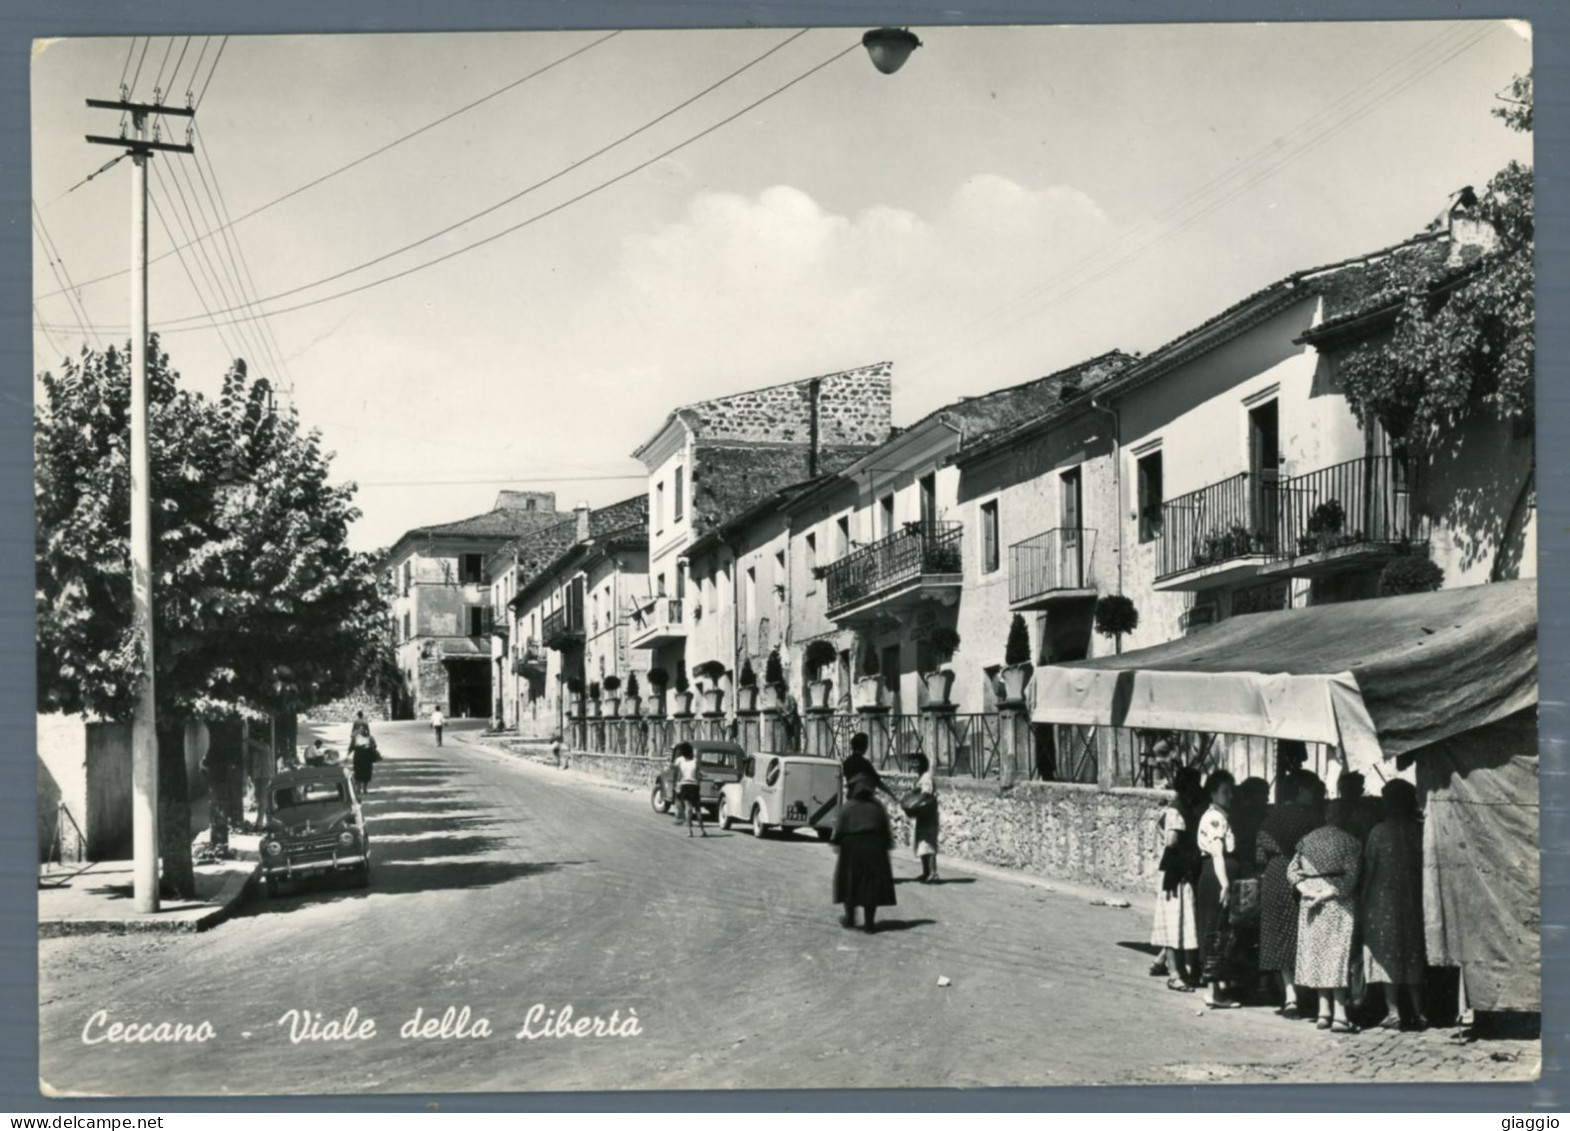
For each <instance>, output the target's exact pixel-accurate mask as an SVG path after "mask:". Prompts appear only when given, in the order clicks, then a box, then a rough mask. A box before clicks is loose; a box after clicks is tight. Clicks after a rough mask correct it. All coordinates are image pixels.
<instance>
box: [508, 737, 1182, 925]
mask: <svg viewBox="0 0 1570 1131" xmlns="http://www.w3.org/2000/svg"><path fill="white" fill-rule="evenodd" d="M503 745H505V746H507V747H508V748H509V749H511V750H513V751H514V752H516V753H519V754H522V755H524V756H526V757H530V758H534V759H535V760H537V761H541V762H544V763H547V764H550V765H554V764H555V763H556V759H555V757H554V755H553V754H552V753H551V751H550V748H549V747H543V746H540V745H538V744H529V743H521V742H505V743H504V744H503ZM561 756H562V761H563V763H564V764H565V765H567V766H569V767H570V768H571V769H574V770H581V771H583V772H584V773H588V774H594V775H595V776H597V777H603V778H608V779H610V780H612V781H618V782H623V783H626V784H629V785H637V786H649V785H652V784H653V782H654V776H655V774H656V773H658V772H659V768H660V765H661V763H660V762H659V760H658V759H654V758H642V757H633V756H628V755H621V754H592V753H588V752H586V751H581V750H570V751H569V750H563V751H562V755H561ZM884 777H885V780H886V781H887V782H888V783H889V786H890V788H892V789H893V790H894V792H895V793H896V794H903V793H904V792H905V791H906V790H908V789H910V788H912V787H913V785H914V783H915V779H914V778H912V777H910V776H909V775H903V774H886V775H885V776H884ZM937 784H938V804H939V810H938V814H939V815H938V824H939V832H938V853H939V859H940V860H941V858H942V857H944V856H956V857H959V858H960V859H963V860H971V861H975V862H976V863H981V864H990V865H992V866H994V867H998V868H1010V869H1013V870H1015V871H1020V872H1028V873H1030V874H1031V875H1034V876H1040V877H1043V878H1045V879H1056V880H1064V881H1067V882H1070V883H1077V884H1084V885H1086V886H1090V887H1097V888H1105V889H1109V890H1112V891H1118V892H1122V893H1124V894H1126V895H1129V896H1141V895H1148V894H1149V893H1150V892H1152V891H1153V890H1154V889H1155V884H1156V865H1157V863H1158V862H1159V861H1160V859H1161V847H1162V845H1161V836H1160V834H1159V833H1158V832H1157V830H1156V824H1155V822H1156V815H1157V813H1158V812H1159V811H1160V809H1161V807H1162V806H1163V805H1164V804H1165V800H1166V794H1165V793H1164V792H1162V791H1160V790H1152V789H1110V790H1103V789H1098V788H1097V787H1095V786H1091V785H1072V784H1068V783H1064V782H1020V783H1018V784H1016V785H1015V786H1014V787H1013V788H1012V789H1010V790H1008V791H1007V792H1004V791H1003V790H1001V789H1000V788H999V787H998V783H997V782H996V781H986V780H982V781H977V780H975V779H972V778H943V777H940V778H939V779H938V783H937ZM884 804H885V806H886V807H887V808H888V810H889V815H890V817H891V818H892V819H893V822H894V830H895V841H896V847H895V851H896V852H901V853H907V854H908V853H909V852H910V822H909V821H908V820H907V819H906V817H905V815H904V814H903V813H901V812H900V811H899V809H898V807H897V806H896V805H894V804H893V803H892V802H890V801H888V800H887V799H886V798H885V799H884Z"/></svg>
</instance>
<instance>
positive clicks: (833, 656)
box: [805, 640, 839, 678]
mask: <svg viewBox="0 0 1570 1131" xmlns="http://www.w3.org/2000/svg"><path fill="white" fill-rule="evenodd" d="M805 659H806V661H807V666H808V667H809V668H811V669H812V671H813V674H815V675H817V676H818V677H819V678H821V677H822V675H823V669H824V668H826V667H828V666H829V665H830V664H832V663H834V661H835V660H837V659H839V653H838V652H836V651H835V650H834V645H833V644H831V643H829V642H828V641H827V640H814V641H813V642H812V643H810V644H808V645H807V653H806V656H805Z"/></svg>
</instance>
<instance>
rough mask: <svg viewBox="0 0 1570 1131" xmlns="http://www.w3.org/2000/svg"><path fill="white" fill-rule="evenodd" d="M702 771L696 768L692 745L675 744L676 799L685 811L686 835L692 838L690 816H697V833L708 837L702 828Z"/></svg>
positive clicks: (696, 759) (705, 830)
mask: <svg viewBox="0 0 1570 1131" xmlns="http://www.w3.org/2000/svg"><path fill="white" fill-rule="evenodd" d="M702 780H703V771H702V770H701V769H700V768H699V767H698V756H697V755H696V754H694V753H693V751H692V743H690V742H678V743H677V744H676V799H677V801H679V802H680V803H681V806H682V808H683V809H685V810H686V811H687V835H688V836H689V837H690V836H692V816H693V814H694V813H696V814H697V815H698V832H699V833H701V834H702V835H703V836H704V837H707V836H708V835H709V833H708V830H707V829H705V828H704V827H703V790H702V786H701V784H700V783H701V782H702Z"/></svg>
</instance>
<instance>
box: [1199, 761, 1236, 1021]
mask: <svg viewBox="0 0 1570 1131" xmlns="http://www.w3.org/2000/svg"><path fill="white" fill-rule="evenodd" d="M1236 781H1237V779H1236V778H1234V777H1233V776H1232V775H1231V774H1229V773H1228V772H1227V771H1226V770H1216V771H1215V772H1214V773H1212V774H1211V775H1210V777H1209V778H1208V779H1206V781H1205V796H1206V797H1207V798H1209V800H1210V808H1208V809H1206V810H1205V813H1204V815H1203V816H1202V817H1200V819H1199V832H1198V836H1197V838H1196V839H1197V841H1198V843H1199V854H1200V856H1201V857H1202V859H1203V863H1202V865H1201V867H1200V870H1199V883H1198V885H1197V886H1196V889H1195V892H1194V911H1195V916H1196V917H1197V918H1198V919H1199V961H1200V966H1201V969H1202V970H1203V972H1204V980H1205V983H1206V988H1205V1004H1206V1005H1208V1006H1209V1007H1210V1008H1211V1009H1236V1008H1237V1007H1238V1006H1239V1005H1240V1004H1241V1003H1240V1002H1238V1001H1237V1000H1236V999H1234V998H1232V997H1230V996H1228V992H1229V991H1230V989H1231V987H1232V982H1233V980H1234V978H1235V974H1234V972H1233V969H1232V964H1231V953H1230V952H1231V950H1232V930H1231V926H1230V924H1229V922H1228V917H1227V901H1228V900H1229V899H1230V898H1231V894H1232V893H1231V887H1232V876H1233V875H1234V874H1235V873H1236V871H1237V840H1236V838H1235V837H1234V836H1233V833H1232V822H1231V821H1230V820H1229V819H1228V816H1227V813H1228V810H1230V809H1231V808H1232V794H1233V791H1234V790H1235V789H1236Z"/></svg>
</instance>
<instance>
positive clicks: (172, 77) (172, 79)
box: [164, 35, 191, 100]
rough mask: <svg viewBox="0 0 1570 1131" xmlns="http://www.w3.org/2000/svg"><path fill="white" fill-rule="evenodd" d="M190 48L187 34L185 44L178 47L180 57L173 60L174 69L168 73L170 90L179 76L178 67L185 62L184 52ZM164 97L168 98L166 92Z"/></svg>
mask: <svg viewBox="0 0 1570 1131" xmlns="http://www.w3.org/2000/svg"><path fill="white" fill-rule="evenodd" d="M190 49H191V37H190V36H189V35H188V36H186V37H185V46H184V47H182V48H180V57H179V58H178V59H176V60H175V61H174V71H173V72H172V73H171V74H170V75H169V90H171V91H172V90H174V88H175V80H176V79H178V78H179V77H180V68H181V66H182V65H184V63H185V53H186V52H187V51H189V50H190ZM164 97H165V100H167V99H168V94H167V92H166V93H165V96H164Z"/></svg>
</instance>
